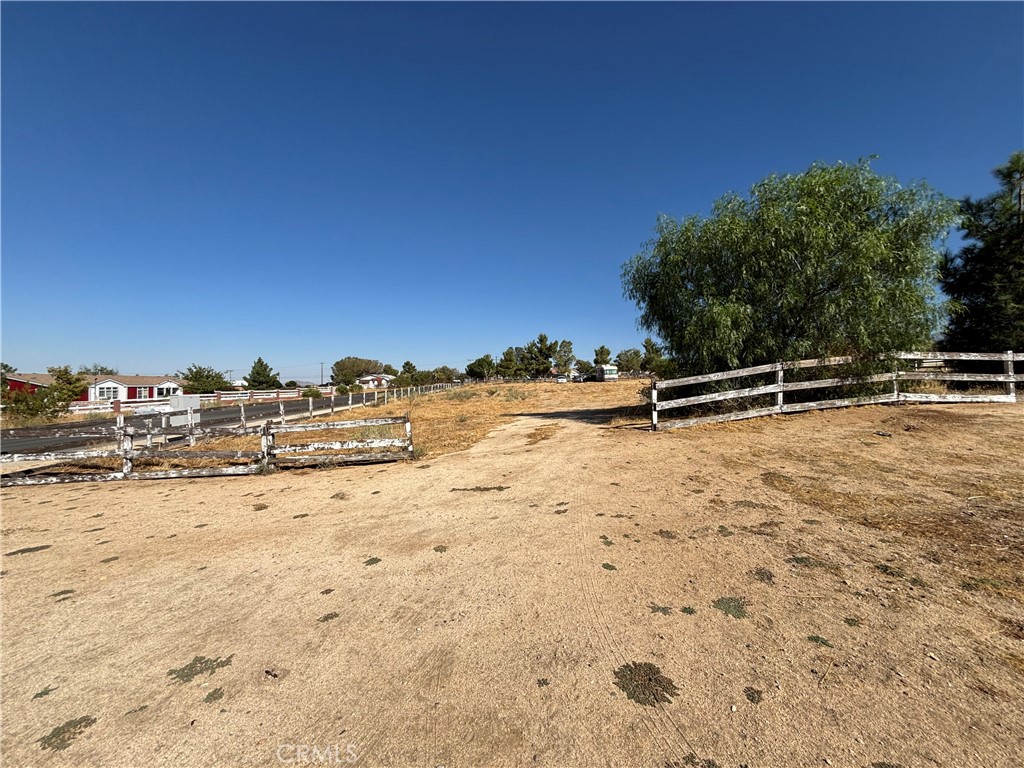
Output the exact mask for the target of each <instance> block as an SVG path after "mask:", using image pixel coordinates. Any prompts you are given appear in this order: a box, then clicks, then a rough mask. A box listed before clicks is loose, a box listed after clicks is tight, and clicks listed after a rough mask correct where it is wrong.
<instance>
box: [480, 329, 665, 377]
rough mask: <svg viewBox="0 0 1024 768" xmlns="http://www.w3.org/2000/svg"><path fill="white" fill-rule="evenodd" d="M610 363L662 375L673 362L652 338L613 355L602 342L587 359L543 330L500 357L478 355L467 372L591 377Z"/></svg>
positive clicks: (519, 375)
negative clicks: (601, 366) (641, 346)
mask: <svg viewBox="0 0 1024 768" xmlns="http://www.w3.org/2000/svg"><path fill="white" fill-rule="evenodd" d="M611 363H614V364H615V365H616V366H617V367H618V369H619V370H620V371H622V372H624V373H639V372H647V373H655V374H657V375H662V374H663V373H664V372H665V371H666V370H667V369H668V368H669V367H670V365H671V363H670V361H669V360H668V359H667V358H666V357H665V355H664V353H663V351H662V348H661V346H660V345H658V344H657V343H656V342H655V341H654V340H653V339H652V338H650V337H648V338H647V339H645V340H644V344H643V349H636V348H629V349H623V350H620V351H619V353H618V354H617V355H616V356H615V357H614V358H613V357H612V351H611V350H610V349H609V348H608V347H606V346H604V345H603V344H602V345H601V346H600V347H598V348H597V349H595V350H594V357H593V358H592V359H586V358H578V357H576V354H575V352H574V351H573V345H572V342H571V341H569V340H568V339H563V340H561V341H559V340H555V339H549V338H548V335H547V334H545V333H541V334H538V336H537V338H536V339H533V340H531V341H528V342H527V343H526V344H523V345H522V346H518V347H509V348H508V349H506V350H505V352H504V353H503V354H502V355H501V356H500V357H499V358H498V359H497V360H495V359H494V357H493V356H491V355H483V356H482V357H478V358H477V359H476V360H474V361H473V362H471V363H470V364H469V365H467V366H466V375H467V376H468V377H469V378H471V379H489V378H493V377H495V376H497V377H501V378H503V379H523V378H544V377H547V376H550V375H552V374H553V373H555V374H561V375H565V376H568V375H570V374H572V373H573V372H578V373H579V374H581V375H583V376H589V375H591V374H592V373H593V372H594V368H595V366H598V365H609V364H611Z"/></svg>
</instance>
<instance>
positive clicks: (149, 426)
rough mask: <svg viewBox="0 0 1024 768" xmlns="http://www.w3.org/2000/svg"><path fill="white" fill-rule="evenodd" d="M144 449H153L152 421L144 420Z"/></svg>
mask: <svg viewBox="0 0 1024 768" xmlns="http://www.w3.org/2000/svg"><path fill="white" fill-rule="evenodd" d="M146 447H147V448H152V447H153V420H152V419H146Z"/></svg>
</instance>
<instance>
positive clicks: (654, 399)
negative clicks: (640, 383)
mask: <svg viewBox="0 0 1024 768" xmlns="http://www.w3.org/2000/svg"><path fill="white" fill-rule="evenodd" d="M657 431H658V380H657V379H654V378H652V379H651V432H657Z"/></svg>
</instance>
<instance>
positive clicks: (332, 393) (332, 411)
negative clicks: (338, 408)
mask: <svg viewBox="0 0 1024 768" xmlns="http://www.w3.org/2000/svg"><path fill="white" fill-rule="evenodd" d="M333 415H334V390H331V416H333Z"/></svg>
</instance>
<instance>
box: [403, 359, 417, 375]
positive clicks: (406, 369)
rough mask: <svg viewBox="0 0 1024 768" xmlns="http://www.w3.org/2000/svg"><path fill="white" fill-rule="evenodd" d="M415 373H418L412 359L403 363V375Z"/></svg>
mask: <svg viewBox="0 0 1024 768" xmlns="http://www.w3.org/2000/svg"><path fill="white" fill-rule="evenodd" d="M414 373H416V366H415V365H413V364H412V360H406V361H405V362H404V363H402V373H401V375H402V376H412V375H413V374H414Z"/></svg>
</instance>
